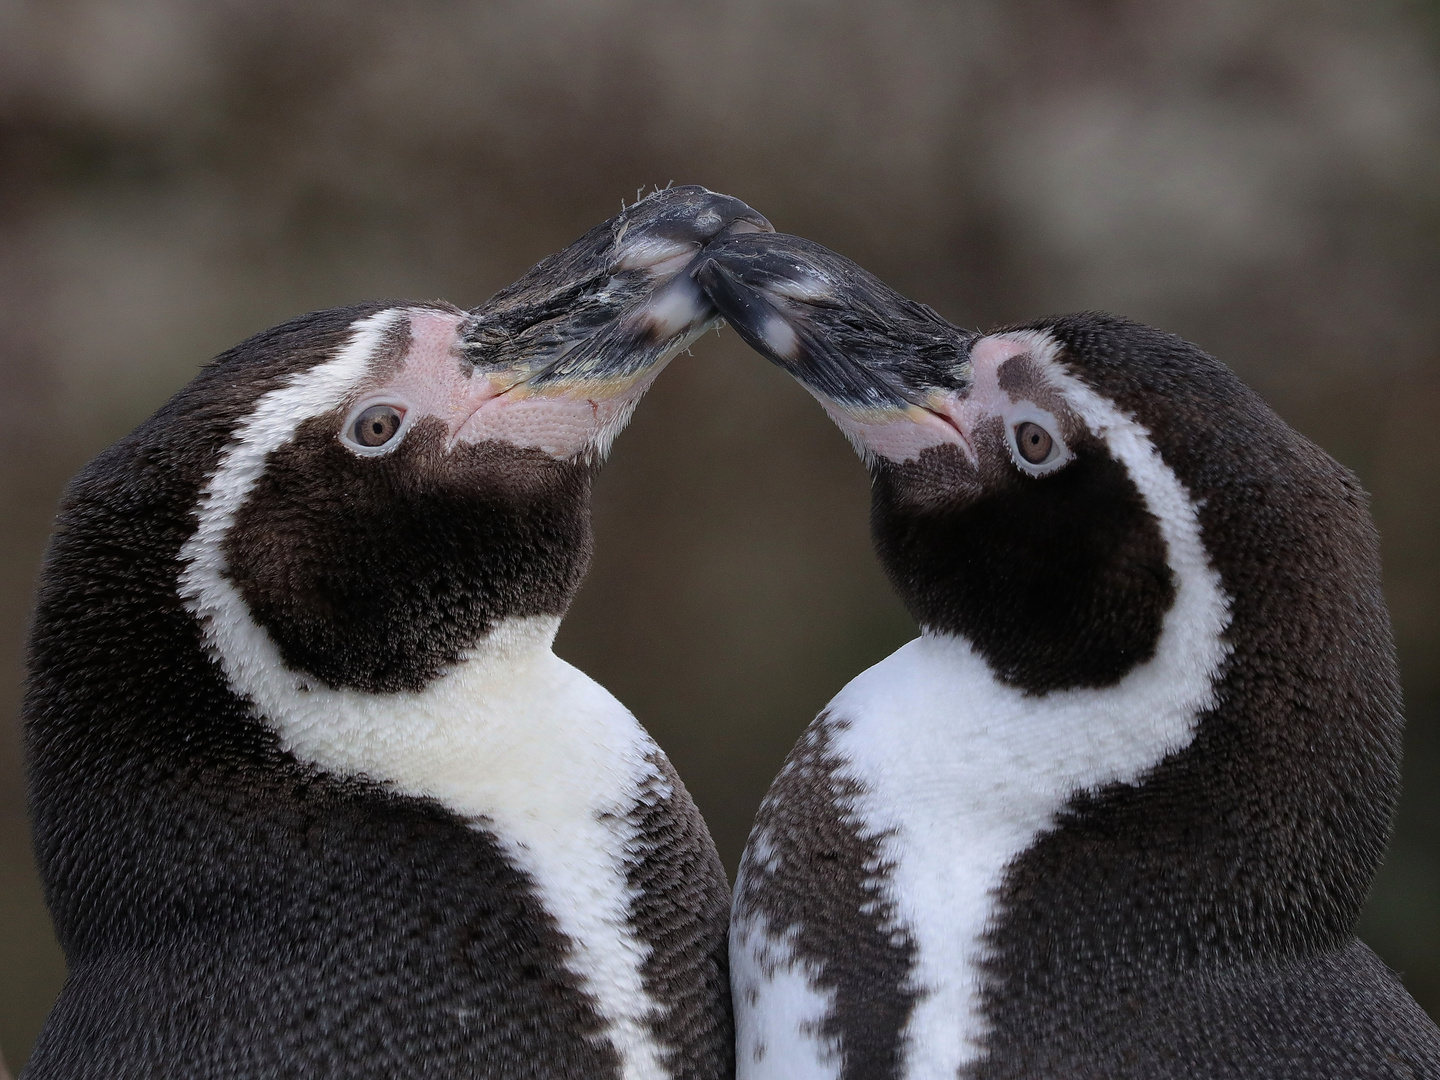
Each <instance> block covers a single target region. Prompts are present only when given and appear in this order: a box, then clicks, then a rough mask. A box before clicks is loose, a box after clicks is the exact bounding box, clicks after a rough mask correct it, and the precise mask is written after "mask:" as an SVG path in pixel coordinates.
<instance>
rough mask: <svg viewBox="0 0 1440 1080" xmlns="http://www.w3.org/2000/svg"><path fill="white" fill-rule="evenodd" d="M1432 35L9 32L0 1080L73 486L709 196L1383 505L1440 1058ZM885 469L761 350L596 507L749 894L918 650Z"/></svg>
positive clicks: (813, 15) (610, 482) (1398, 23)
mask: <svg viewBox="0 0 1440 1080" xmlns="http://www.w3.org/2000/svg"><path fill="white" fill-rule="evenodd" d="M1437 136H1440V0H1425V2H1422V0H1393V2H1391V0H1150V2H1139V0H1128V2H1127V0H1071V2H1068V3H1061V2H1059V0H1052V2H1047V0H953V2H938V0H775V2H770V3H765V2H760V0H750V2H746V0H735V2H731V0H707V2H704V3H658V2H645V0H515V2H510V3H482V2H478V0H471V2H468V3H460V2H446V0H428V2H396V0H388V2H382V0H345V2H341V0H308V2H306V3H303V4H302V3H296V2H280V0H213V2H208V3H203V4H202V3H196V2H188V3H187V2H185V0H0V377H3V380H4V383H3V386H4V392H5V396H4V401H5V402H6V408H5V410H4V412H3V416H4V422H3V423H0V485H3V488H0V490H3V500H4V501H3V507H4V519H3V527H0V545H3V553H4V554H3V559H0V716H3V717H4V720H3V722H0V723H3V726H0V735H3V738H0V1044H3V1046H4V1048H5V1051H6V1053H7V1054H8V1055H9V1057H10V1061H11V1064H12V1066H13V1065H15V1064H18V1063H19V1062H22V1061H23V1060H24V1057H25V1055H26V1053H27V1052H28V1048H29V1045H30V1042H31V1040H32V1039H33V1037H34V1034H35V1032H36V1031H37V1029H38V1027H39V1025H40V1022H41V1020H42V1019H43V1016H44V1014H45V1012H46V1010H47V1008H48V1007H49V1004H50V1002H51V1000H52V999H53V997H54V995H55V993H56V991H57V990H58V988H59V985H60V982H61V980H62V978H63V967H62V963H61V959H60V956H59V953H58V951H57V949H56V948H55V946H54V944H53V941H52V939H51V936H50V928H49V923H48V921H47V918H46V915H45V912H44V909H43V906H42V903H41V900H40V894H39V890H38V886H37V884H36V882H35V879H34V875H33V870H32V868H31V865H30V861H29V853H28V841H27V836H26V825H25V816H24V815H25V806H24V791H23V783H22V779H21V766H20V757H19V733H18V728H17V725H16V724H15V723H14V721H13V717H14V716H15V714H16V711H17V706H18V701H19V695H20V680H21V663H22V648H23V645H22V639H23V633H24V624H25V620H26V617H27V610H28V607H29V603H30V595H31V588H32V582H33V576H34V572H35V568H36V565H37V563H38V560H39V558H40V555H41V551H42V549H43V545H44V543H45V538H46V534H47V531H48V529H49V520H50V515H51V513H52V509H53V506H54V504H55V500H56V498H57V496H58V494H59V492H60V490H61V487H62V485H63V484H64V483H65V481H66V480H67V479H68V478H69V476H70V475H71V474H72V473H73V472H74V471H75V470H76V469H77V468H78V467H79V465H80V464H81V463H82V462H83V461H84V460H85V459H86V458H87V457H89V456H90V455H91V454H93V453H95V452H96V451H97V450H99V449H100V448H101V447H103V446H104V445H105V444H107V443H108V442H110V441H112V440H113V439H115V438H116V437H117V436H119V435H120V434H122V433H123V432H125V431H126V430H128V429H129V428H130V427H131V426H133V425H134V424H135V423H137V422H138V421H139V420H140V419H142V418H143V417H144V416H145V415H146V414H148V413H149V412H150V411H151V410H153V409H154V408H155V407H156V406H157V405H158V404H159V403H160V402H161V401H163V400H164V399H165V398H166V397H167V396H168V395H170V394H171V393H172V392H173V391H174V390H175V389H176V388H177V387H179V386H180V385H181V384H182V383H184V382H185V381H186V380H187V379H188V378H189V377H190V376H191V374H192V373H193V372H194V370H195V368H196V366H197V365H198V364H199V363H201V362H202V361H204V360H205V359H207V358H208V357H210V356H211V355H213V354H215V353H216V352H218V351H220V350H221V349H224V348H226V347H228V346H229V345H231V344H233V343H234V342H236V341H238V340H239V339H240V338H242V337H244V336H246V335H248V334H250V333H252V332H254V331H257V330H260V329H262V328H264V327H267V326H269V325H272V324H274V323H276V322H279V321H280V320H282V319H284V318H286V317H288V316H290V315H293V314H296V313H299V312H302V311H306V310H310V309H314V308H319V307H326V306H330V305H334V304H341V303H348V302H351V301H355V300H359V299H363V298H367V297H372V296H390V297H397V296H406V297H412V298H416V297H418V298H429V297H445V298H448V299H451V300H453V301H456V302H458V303H460V304H463V305H472V304H475V303H478V302H479V301H481V300H483V299H484V298H485V297H486V296H487V295H489V294H490V293H491V292H492V291H493V290H494V289H496V288H498V287H499V286H501V285H503V284H505V283H507V282H508V281H510V280H512V279H513V278H515V277H516V276H518V275H519V274H520V273H521V272H522V271H523V270H525V269H526V268H527V267H528V266H529V265H530V264H531V263H532V262H534V261H535V260H537V259H538V258H540V257H541V256H542V255H544V254H546V253H547V252H549V251H551V250H554V249H556V248H558V247H560V246H562V245H563V244H565V243H567V242H569V241H570V240H571V239H573V238H574V237H575V236H577V235H579V234H580V233H581V232H583V231H584V230H585V229H586V228H588V227H589V226H590V225H591V224H593V223H595V222H597V221H599V220H601V219H603V218H605V217H608V216H609V215H610V214H612V213H614V212H615V211H616V210H618V209H619V207H620V200H621V199H622V198H625V199H627V200H629V199H633V198H634V197H635V194H636V191H637V189H638V188H640V187H641V186H642V185H651V184H660V185H664V184H665V183H667V182H668V181H672V180H673V181H676V182H684V183H702V184H705V185H707V186H709V187H712V188H715V189H717V190H721V191H726V192H729V193H731V194H734V195H738V196H740V197H741V198H743V199H745V200H747V201H749V202H750V203H751V204H753V205H754V206H755V207H757V208H758V209H760V210H761V211H762V212H764V213H766V214H767V215H769V216H770V218H771V219H772V220H773V221H774V222H775V224H776V225H777V226H778V227H779V228H781V229H783V230H785V231H787V232H798V233H802V234H805V235H808V236H812V237H814V238H816V239H818V240H820V241H821V242H823V243H825V244H828V245H830V246H832V247H834V248H837V249H839V250H840V251H842V252H844V253H846V254H848V255H850V256H851V257H853V258H855V259H857V260H859V261H860V262H862V263H864V264H865V265H867V266H868V267H870V268H871V269H872V270H874V271H876V272H877V273H878V274H880V275H881V276H882V277H884V278H886V279H887V280H889V281H890V282H891V283H892V284H893V285H895V286H896V287H897V288H899V289H901V290H902V291H905V292H907V293H909V294H911V295H912V296H915V297H916V298H918V299H921V300H924V301H927V302H929V303H931V304H932V305H934V306H935V307H937V308H938V309H939V310H940V311H941V312H943V313H944V314H946V315H947V316H948V317H950V318H951V319H953V320H955V321H957V322H960V323H965V324H971V325H977V326H987V325H991V324H995V323H999V322H1003V321H1009V320H1019V319H1029V318H1033V317H1036V316H1039V315H1042V314H1047V313H1052V312H1056V311H1061V310H1073V309H1077V308H1089V307H1098V308H1106V309H1110V310H1114V311H1118V312H1123V313H1126V314H1129V315H1132V316H1135V317H1137V318H1139V319H1142V320H1144V321H1146V322H1150V323H1155V324H1158V325H1161V326H1164V327H1166V328H1168V329H1171V330H1175V331H1178V332H1179V333H1181V334H1184V335H1185V336H1187V337H1189V338H1191V339H1192V340H1195V341H1197V342H1199V343H1201V344H1202V345H1203V346H1204V347H1206V348H1207V349H1209V350H1210V351H1212V352H1214V353H1217V354H1218V355H1219V356H1221V357H1222V358H1223V359H1225V360H1226V361H1228V362H1229V363H1230V364H1231V365H1232V366H1234V367H1235V368H1236V369H1237V370H1239V372H1240V373H1241V374H1242V375H1243V376H1244V377H1245V378H1246V379H1247V380H1248V381H1250V382H1251V383H1252V384H1253V385H1255V386H1256V387H1257V388H1258V389H1260V390H1261V392H1262V393H1264V394H1265V395H1266V396H1267V397H1268V399H1269V400H1270V401H1271V402H1272V403H1273V404H1274V406H1275V407H1276V408H1277V409H1278V410H1279V411H1280V412H1281V414H1282V415H1284V416H1285V417H1286V419H1288V420H1289V421H1290V423H1292V424H1293V425H1294V426H1296V427H1297V428H1299V429H1300V430H1301V431H1303V432H1305V433H1306V434H1308V435H1309V436H1310V437H1311V438H1313V439H1315V440H1316V441H1317V442H1319V443H1320V444H1321V445H1322V446H1324V447H1325V448H1326V449H1328V450H1329V451H1330V452H1331V453H1333V454H1334V455H1335V456H1337V457H1338V458H1340V459H1341V460H1342V461H1344V462H1345V463H1346V464H1347V465H1349V466H1350V467H1351V468H1353V469H1355V470H1356V471H1357V472H1358V473H1359V474H1360V475H1361V477H1362V478H1363V480H1364V481H1365V483H1366V485H1367V486H1368V487H1369V489H1370V490H1371V491H1372V492H1373V493H1374V498H1375V501H1374V509H1375V514H1376V517H1377V519H1378V520H1379V523H1380V527H1381V529H1382V530H1383V532H1384V535H1385V555H1386V559H1387V574H1388V588H1389V596H1390V603H1391V606H1392V609H1393V612H1394V616H1395V627H1396V633H1397V636H1398V639H1399V646H1400V653H1401V659H1402V663H1403V665H1404V674H1405V681H1406V691H1407V697H1408V707H1409V717H1410V728H1409V757H1408V760H1407V776H1406V780H1407V787H1406V794H1405V800H1404V803H1403V807H1402V812H1401V817H1400V821H1399V824H1398V828H1397V831H1396V835H1395V840H1394V844H1393V846H1392V849H1391V853H1390V857H1389V860H1388V862H1387V863H1386V866H1385V869H1384V871H1383V873H1382V875H1381V877H1380V880H1379V882H1378V884H1377V886H1376V889H1375V893H1374V897H1373V900H1372V902H1371V905H1370V908H1369V910H1368V912H1367V914H1366V917H1365V921H1364V924H1363V927H1362V931H1363V934H1364V936H1365V938H1366V939H1367V940H1368V941H1369V942H1370V943H1371V944H1372V945H1373V946H1374V947H1375V948H1377V949H1378V950H1379V951H1380V953H1381V954H1382V955H1383V956H1384V957H1385V958H1386V960H1388V961H1389V963H1390V964H1391V965H1392V966H1395V967H1397V968H1398V969H1400V970H1401V971H1402V972H1403V973H1404V976H1405V979H1406V982H1407V983H1408V984H1409V986H1410V987H1411V989H1412V990H1413V992H1414V993H1415V994H1416V995H1417V996H1418V997H1419V998H1420V999H1421V1001H1422V1002H1423V1003H1424V1004H1425V1005H1426V1006H1427V1008H1429V1009H1430V1010H1431V1012H1432V1014H1440V439H1437V437H1436V434H1435V433H1436V431H1437V429H1440V302H1437V301H1440V138H1437ZM866 509H867V485H866V481H865V477H864V474H863V472H862V470H861V468H860V465H859V463H858V462H857V461H856V460H855V459H854V458H853V456H852V455H851V453H850V451H849V449H848V447H847V446H846V445H845V443H844V441H843V440H842V439H841V438H840V436H839V435H838V433H836V432H835V431H834V430H833V429H832V428H831V427H830V425H829V423H828V421H826V420H825V418H824V417H823V415H822V414H821V413H820V411H819V409H817V408H816V407H815V406H814V404H813V403H812V402H811V401H810V399H809V398H808V397H807V396H806V395H805V394H804V393H802V392H801V391H799V390H798V389H797V388H796V387H795V386H794V385H792V384H790V383H789V382H788V381H787V380H786V379H785V378H783V377H781V376H780V375H778V374H777V373H776V372H774V371H772V370H770V369H769V368H768V367H766V366H765V365H764V364H763V363H762V362H761V361H760V360H759V359H757V358H755V357H753V356H752V355H750V354H748V353H747V352H746V350H745V349H744V348H743V347H742V346H741V345H740V344H739V343H738V341H737V339H736V338H735V337H734V336H733V335H732V334H728V333H726V334H722V335H721V337H720V338H719V339H716V338H714V337H711V338H707V339H706V340H704V341H703V342H701V343H700V345H699V346H698V347H697V348H696V350H695V356H694V358H693V359H691V358H683V357H682V358H681V360H680V361H679V362H677V363H676V365H675V366H673V367H672V368H671V369H670V371H669V372H668V373H667V374H666V375H665V376H664V377H663V378H662V379H661V380H660V382H659V384H658V385H657V387H656V389H655V390H654V391H653V393H652V394H651V396H650V397H649V398H648V399H647V401H646V402H645V403H644V405H643V406H642V407H641V409H640V411H639V414H638V416H637V419H636V422H635V424H634V426H633V427H632V428H631V430H630V431H629V432H628V433H627V434H626V435H624V436H623V437H622V438H621V439H620V441H619V444H618V447H617V449H616V452H615V455H614V457H613V459H612V462H611V464H610V466H609V468H608V469H607V471H606V472H605V473H604V475H603V478H602V480H601V482H600V485H599V489H598V492H597V500H596V518H597V527H598V542H599V551H598V556H597V559H596V564H595V567H594V571H593V573H592V575H591V577H590V580H589V583H588V584H587V585H586V587H585V590H584V592H583V593H582V595H581V597H580V600H579V602H578V604H577V605H576V608H575V610H574V612H573V614H572V615H571V617H570V619H569V621H568V622H567V623H566V626H565V629H564V631H563V632H562V634H561V640H560V651H561V652H562V653H563V654H564V655H565V656H567V657H568V658H570V659H571V660H573V661H575V662H576V663H578V664H579V665H580V666H581V667H582V668H584V669H585V670H586V671H588V672H590V673H591V674H592V675H594V676H595V677H596V678H598V679H599V680H600V681H601V682H602V683H604V684H605V685H607V686H608V687H610V688H611V689H612V690H614V691H615V693H616V694H618V695H619V697H620V698H621V700H623V701H625V702H626V703H627V704H628V705H630V706H631V708H633V709H634V710H635V712H636V713H637V715H638V716H639V717H640V718H641V720H642V721H643V722H644V723H646V724H647V725H648V726H649V727H650V729H651V730H652V731H653V732H654V733H655V735H656V737H657V738H658V739H659V741H660V742H661V744H662V745H663V746H664V747H665V748H666V749H667V750H668V751H669V752H670V754H671V756H672V757H673V758H674V760H675V763H676V765H677V766H678V768H679V769H680V772H681V774H682V775H683V776H684V777H685V779H686V781H687V783H688V784H689V786H690V787H691V790H692V791H693V792H694V794H695V797H696V799H697V800H698V801H699V803H700V806H701V808H702V809H703V810H704V812H705V814H706V816H707V818H708V819H709V821H710V823H711V826H712V828H713V829H714V832H715V836H716V839H717V841H718V842H719V844H720V848H721V851H722V853H723V855H724V856H725V858H726V860H727V863H729V865H731V867H732V868H733V866H734V862H735V859H736V857H737V856H738V853H739V850H740V847H741V845H742V843H743V841H744V836H745V832H746V829H747V826H748V823H749V820H750V817H751V815H752V813H753V810H754V808H755V806H756V804H757V803H758V801H759V798H760V795H761V794H762V792H763V791H764V789H765V787H766V785H767V784H768V782H769V780H770V778H771V777H772V776H773V774H774V772H775V771H776V769H777V768H778V766H779V763H780V761H781V759H782V757H783V756H784V753H785V751H786V750H787V749H788V747H789V745H790V743H791V742H792V740H793V739H794V737H795V734H796V733H797V732H798V730H799V729H800V727H801V726H802V725H803V724H804V723H805V722H806V721H807V720H808V719H809V718H810V717H811V716H812V715H813V714H814V712H815V711H816V710H817V709H818V708H819V707H820V706H821V705H823V704H824V703H825V701H826V700H827V699H828V698H829V697H830V696H831V694H833V693H834V692H835V691H836V690H837V689H838V688H839V687H840V686H841V685H842V684H843V683H844V681H845V680H846V679H847V678H849V677H850V676H851V675H853V674H855V673H856V672H858V671H859V670H860V669H861V668H862V667H864V666H865V665H867V664H869V663H872V662H873V661H875V660H877V659H879V658H880V657H881V656H883V655H885V654H886V653H887V652H889V651H890V650H891V649H893V648H894V647H896V646H897V645H899V644H900V643H901V642H902V641H904V640H906V639H907V638H908V637H909V636H911V635H912V634H913V633H914V629H913V627H912V626H911V625H910V623H909V621H908V619H907V617H906V616H905V614H904V612H903V611H902V610H901V609H900V608H899V606H898V604H897V603H896V602H895V601H894V600H893V599H892V598H891V596H890V594H889V591H888V589H887V587H886V585H885V583H884V581H883V580H882V578H881V576H880V574H879V572H878V571H877V569H876V567H875V565H874V563H873V561H872V558H871V555H870V553H869V543H868V537H867V524H866Z"/></svg>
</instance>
